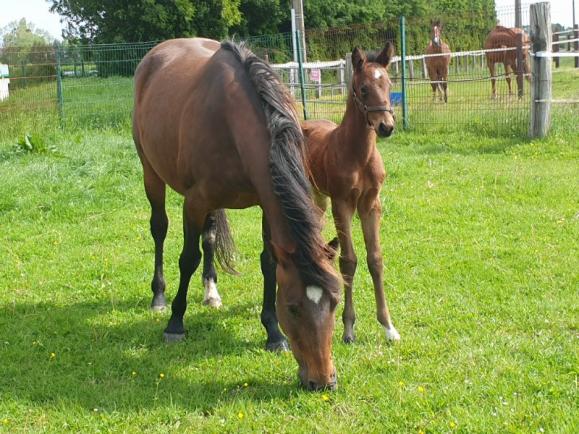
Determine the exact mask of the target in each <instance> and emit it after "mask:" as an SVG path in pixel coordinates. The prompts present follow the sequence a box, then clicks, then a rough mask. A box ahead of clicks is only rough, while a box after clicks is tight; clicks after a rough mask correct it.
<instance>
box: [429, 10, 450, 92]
mask: <svg viewBox="0 0 579 434" xmlns="http://www.w3.org/2000/svg"><path fill="white" fill-rule="evenodd" d="M441 34H442V25H441V24H440V21H435V22H434V23H433V24H432V39H431V40H430V43H429V44H428V46H427V47H426V54H441V55H440V56H432V57H426V58H425V59H424V61H425V62H426V69H427V70H428V77H429V78H430V85H431V86H432V100H433V101H434V100H436V92H437V91H438V94H439V98H440V100H441V101H442V93H443V91H444V102H447V101H448V95H447V87H448V84H447V81H448V66H449V65H450V48H448V45H447V44H445V43H444V42H442V39H441ZM444 53H448V55H446V56H445V55H444Z"/></svg>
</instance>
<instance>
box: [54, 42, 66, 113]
mask: <svg viewBox="0 0 579 434" xmlns="http://www.w3.org/2000/svg"><path fill="white" fill-rule="evenodd" d="M54 54H55V57H56V103H57V105H58V115H59V117H60V122H61V123H62V121H63V120H64V98H63V97H62V70H61V67H60V45H59V44H58V43H56V42H55V43H54Z"/></svg>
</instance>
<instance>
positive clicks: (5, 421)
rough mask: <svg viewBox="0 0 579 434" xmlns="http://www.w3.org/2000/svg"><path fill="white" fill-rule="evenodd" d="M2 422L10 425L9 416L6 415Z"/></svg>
mask: <svg viewBox="0 0 579 434" xmlns="http://www.w3.org/2000/svg"><path fill="white" fill-rule="evenodd" d="M2 423H3V424H4V425H8V418H7V417H5V418H4V419H2Z"/></svg>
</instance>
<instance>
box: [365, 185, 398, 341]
mask: <svg viewBox="0 0 579 434" xmlns="http://www.w3.org/2000/svg"><path fill="white" fill-rule="evenodd" d="M358 213H359V214H360V220H361V222H362V231H363V232H364V243H365V244H366V255H367V257H366V258H367V261H368V269H369V270H370V275H371V276H372V282H373V283H374V295H375V297H376V316H377V318H378V322H380V324H382V325H383V326H384V328H385V329H386V338H387V339H389V340H392V341H397V340H400V334H399V333H398V331H397V330H396V328H395V327H394V324H393V323H392V319H391V318H390V311H389V310H388V304H387V303H386V295H385V294H384V283H383V270H384V266H383V261H382V251H381V249H380V214H381V213H382V207H381V205H380V199H379V197H378V195H377V194H370V195H368V196H366V197H363V198H362V199H361V200H360V202H359V205H358Z"/></svg>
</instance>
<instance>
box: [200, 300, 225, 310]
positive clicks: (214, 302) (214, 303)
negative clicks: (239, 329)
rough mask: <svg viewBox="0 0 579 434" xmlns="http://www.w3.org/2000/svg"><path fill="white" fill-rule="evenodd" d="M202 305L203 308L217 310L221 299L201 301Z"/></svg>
mask: <svg viewBox="0 0 579 434" xmlns="http://www.w3.org/2000/svg"><path fill="white" fill-rule="evenodd" d="M203 304H204V305H205V306H209V307H212V308H214V309H219V308H220V307H221V305H222V303H221V299H220V298H216V297H210V298H207V299H205V300H203Z"/></svg>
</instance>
